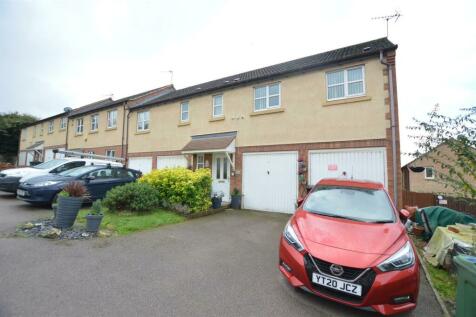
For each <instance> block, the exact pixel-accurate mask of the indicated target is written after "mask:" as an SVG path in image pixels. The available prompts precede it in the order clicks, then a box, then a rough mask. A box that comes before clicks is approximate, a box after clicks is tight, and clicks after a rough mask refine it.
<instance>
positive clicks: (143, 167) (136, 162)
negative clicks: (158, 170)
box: [128, 157, 152, 174]
mask: <svg viewBox="0 0 476 317" xmlns="http://www.w3.org/2000/svg"><path fill="white" fill-rule="evenodd" d="M128 165H129V168H132V169H135V170H139V171H141V172H142V174H147V173H150V171H152V157H131V158H129V164H128Z"/></svg>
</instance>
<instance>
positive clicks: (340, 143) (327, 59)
mask: <svg viewBox="0 0 476 317" xmlns="http://www.w3.org/2000/svg"><path fill="white" fill-rule="evenodd" d="M396 49H397V45H395V44H393V43H392V42H390V41H389V40H388V39H387V38H382V39H377V40H373V41H369V42H365V43H360V44H357V45H353V46H349V47H344V48H340V49H336V50H333V51H329V52H324V53H320V54H316V55H312V56H308V57H304V58H300V59H296V60H292V61H289V62H284V63H281V64H277V65H272V66H268V67H264V68H260V69H256V70H252V71H248V72H244V73H241V74H236V75H233V76H228V77H225V78H220V79H217V80H213V81H210V82H206V83H202V84H198V85H194V86H191V87H187V88H184V89H179V90H175V89H174V88H173V87H171V86H168V87H163V88H160V89H158V90H157V91H155V95H153V94H152V93H151V94H149V93H144V94H143V95H141V94H139V96H138V95H136V96H132V97H128V98H125V99H123V100H118V101H112V100H109V101H104V104H103V103H100V104H98V105H90V107H89V108H88V107H87V106H86V107H83V108H79V109H77V110H75V111H73V112H72V113H71V114H70V115H69V130H71V131H72V132H71V131H70V132H69V133H68V137H67V142H66V147H67V148H68V149H77V150H81V151H86V152H89V151H90V152H94V153H96V154H108V155H116V156H124V157H126V158H127V161H128V165H129V167H132V168H136V169H140V170H142V171H143V172H148V171H150V170H152V169H155V168H164V167H172V166H184V167H188V168H193V169H196V168H210V169H211V172H212V176H213V184H212V186H213V188H212V190H213V192H214V194H217V195H223V197H224V201H229V200H230V193H231V191H232V190H233V189H234V188H237V189H239V190H240V191H241V192H242V193H243V207H244V208H249V209H256V210H266V211H279V212H293V211H294V207H295V202H296V198H297V197H298V196H301V195H304V194H305V191H306V188H307V187H308V186H311V185H313V184H315V183H316V182H317V181H318V180H320V179H321V178H324V177H339V176H342V177H348V178H355V179H367V180H374V181H379V182H382V183H383V184H385V186H386V187H387V188H388V190H389V192H390V194H391V196H392V197H393V198H394V201H395V202H396V203H397V204H400V201H401V175H400V149H399V131H398V100H397V89H396V88H397V85H396V73H395V52H396ZM111 111H117V113H116V114H115V115H111V114H110V113H111ZM113 118H115V119H113ZM111 120H112V121H111ZM114 120H115V122H116V124H115V127H114V128H112V127H111V122H114ZM112 125H113V126H114V124H113V123H112ZM96 130H97V132H96ZM22 146H25V145H23V144H22ZM108 151H114V152H108Z"/></svg>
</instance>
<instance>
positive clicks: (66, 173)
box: [58, 165, 98, 177]
mask: <svg viewBox="0 0 476 317" xmlns="http://www.w3.org/2000/svg"><path fill="white" fill-rule="evenodd" d="M97 169H98V166H97V165H95V166H81V167H76V168H72V169H70V170H67V171H64V172H61V173H59V174H58V175H61V176H70V177H77V176H81V175H83V174H85V173H88V172H91V171H94V170H97Z"/></svg>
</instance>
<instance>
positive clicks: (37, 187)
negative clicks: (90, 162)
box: [17, 165, 141, 205]
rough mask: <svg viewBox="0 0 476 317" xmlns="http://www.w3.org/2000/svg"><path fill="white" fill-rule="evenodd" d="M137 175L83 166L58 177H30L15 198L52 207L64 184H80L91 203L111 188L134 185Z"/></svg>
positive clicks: (123, 170) (130, 171)
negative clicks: (82, 185)
mask: <svg viewBox="0 0 476 317" xmlns="http://www.w3.org/2000/svg"><path fill="white" fill-rule="evenodd" d="M140 176H141V172H140V171H137V170H133V169H129V168H123V167H111V166H98V165H95V166H83V167H78V168H75V169H71V170H68V171H65V172H62V173H59V174H57V175H44V176H38V177H33V178H30V179H28V180H27V181H26V182H24V183H20V186H19V187H18V190H17V198H18V199H21V200H23V201H26V202H29V203H31V204H36V205H47V204H51V203H52V202H54V201H55V200H56V197H57V195H58V193H59V192H60V191H61V190H62V189H63V187H64V186H65V185H66V184H68V183H70V182H72V181H79V182H82V183H83V184H84V186H86V188H87V189H88V192H89V195H90V196H89V197H88V199H89V200H91V201H94V200H96V199H102V198H104V196H105V195H106V192H107V191H108V190H110V189H111V188H113V187H116V186H120V185H124V184H126V183H130V182H134V181H135V180H136V179H137V178H139V177H140Z"/></svg>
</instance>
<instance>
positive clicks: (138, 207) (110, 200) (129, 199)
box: [102, 183, 159, 212]
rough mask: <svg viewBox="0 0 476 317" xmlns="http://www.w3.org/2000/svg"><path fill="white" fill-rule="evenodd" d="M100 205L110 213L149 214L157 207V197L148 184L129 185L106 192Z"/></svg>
mask: <svg viewBox="0 0 476 317" xmlns="http://www.w3.org/2000/svg"><path fill="white" fill-rule="evenodd" d="M102 205H103V206H104V207H106V208H107V209H108V210H109V211H110V212H121V211H131V212H149V211H151V210H153V209H155V208H158V207H159V196H158V195H157V190H156V189H155V188H154V187H153V186H151V185H149V184H146V183H129V184H126V185H123V186H118V187H114V188H113V189H111V190H110V191H108V192H107V194H106V197H105V198H104V199H103V200H102Z"/></svg>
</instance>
